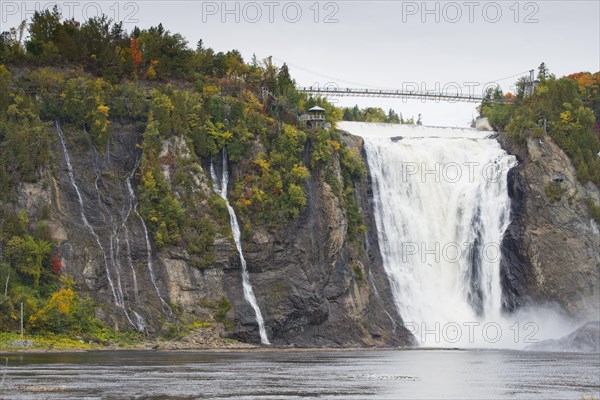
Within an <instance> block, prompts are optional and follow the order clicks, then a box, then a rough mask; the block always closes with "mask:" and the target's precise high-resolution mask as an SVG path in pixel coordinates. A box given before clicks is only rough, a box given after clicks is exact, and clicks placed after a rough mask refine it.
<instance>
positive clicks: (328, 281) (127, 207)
mask: <svg viewBox="0 0 600 400" xmlns="http://www.w3.org/2000/svg"><path fill="white" fill-rule="evenodd" d="M85 137H86V135H83V134H81V133H78V132H74V131H65V132H64V138H65V143H66V146H67V150H68V154H67V155H65V153H64V152H63V149H62V147H61V141H60V140H59V136H58V132H57V137H56V143H55V145H54V152H53V154H54V155H55V158H54V161H53V170H52V171H48V173H47V174H46V177H45V179H44V180H43V182H41V183H39V184H35V185H32V184H21V185H20V187H19V207H20V208H25V209H27V210H29V212H30V213H31V214H36V213H41V212H44V210H47V209H51V210H52V213H51V215H52V216H53V217H52V219H51V224H50V225H51V231H52V235H53V237H54V238H55V239H56V240H58V241H59V242H60V249H61V254H62V257H63V264H64V266H65V271H66V272H67V273H69V274H70V275H72V276H73V277H74V279H75V280H76V282H77V288H78V290H79V291H80V292H81V293H83V294H84V295H87V296H91V297H92V298H94V299H95V300H96V302H97V304H99V305H100V307H98V310H97V313H98V317H100V318H102V319H104V320H105V321H108V322H109V323H110V324H111V325H112V326H114V327H116V328H119V329H132V328H135V329H138V330H145V331H147V332H148V333H149V334H153V333H155V332H157V331H158V330H160V329H163V330H164V329H165V326H166V325H165V323H169V324H176V323H177V322H176V321H177V320H178V319H180V318H181V317H185V316H188V317H189V316H193V317H195V318H197V319H198V320H210V319H211V318H213V316H214V313H215V309H216V308H217V306H216V305H217V304H218V302H219V301H222V299H224V298H226V299H228V301H229V302H230V303H231V305H232V307H231V309H230V310H229V311H228V310H227V308H226V309H225V310H224V312H225V313H226V315H225V320H226V321H227V322H226V327H227V332H228V333H227V334H228V335H229V336H230V337H233V338H237V339H240V340H243V341H248V342H258V341H259V335H258V326H257V324H256V321H255V317H254V312H253V310H252V308H251V307H250V305H249V304H248V303H247V302H246V300H245V299H244V295H243V289H242V277H241V266H240V263H239V257H238V256H237V253H236V252H235V247H234V245H233V242H232V239H231V234H230V229H229V226H225V224H224V223H223V221H221V222H219V221H214V223H215V224H221V225H222V226H220V227H219V229H218V230H217V232H218V233H217V235H216V238H215V243H214V248H215V251H214V257H213V260H211V262H210V265H208V266H206V265H203V266H202V267H201V268H200V267H198V266H197V265H198V263H197V262H196V261H197V260H194V259H193V257H191V256H190V255H189V254H188V252H187V251H186V249H185V248H181V247H167V248H163V249H161V250H160V251H157V250H156V248H155V246H154V244H153V243H152V240H147V238H148V235H147V227H146V226H145V224H144V221H143V219H142V218H141V216H140V214H139V213H138V208H137V207H138V205H137V198H136V195H135V193H136V181H137V178H136V175H135V171H136V169H137V167H138V163H139V157H140V150H139V147H138V146H137V145H138V144H139V142H140V140H141V137H140V134H139V133H136V132H135V131H134V130H133V129H132V128H131V127H127V126H121V127H115V128H114V129H113V139H112V141H111V145H110V147H108V148H107V149H105V150H104V151H102V152H100V151H98V150H96V149H94V148H93V146H91V145H90V144H89V141H86V139H85ZM344 140H345V141H346V142H347V144H348V145H349V146H351V147H357V148H358V149H362V140H361V139H359V138H354V137H344ZM66 156H69V158H70V163H71V166H72V171H73V180H72V179H71V178H70V176H69V168H68V165H67V159H66ZM186 157H188V158H189V157H190V152H189V149H188V147H187V145H186V143H185V142H184V141H183V140H182V139H180V138H172V139H171V140H169V141H167V142H164V144H163V150H162V153H161V155H160V159H161V163H162V167H161V169H162V173H163V175H164V176H165V177H166V178H167V180H169V181H172V179H173V178H172V176H173V174H174V172H175V171H174V168H176V166H175V165H176V164H175V163H174V161H173V160H176V159H181V158H184V159H185V158H186ZM363 159H364V157H363ZM334 164H335V165H334V171H336V173H335V175H337V179H340V180H341V174H340V166H339V161H338V160H334ZM215 165H219V163H218V162H217V163H215ZM229 168H230V173H231V174H232V177H233V178H232V181H233V182H234V181H235V177H236V174H237V172H236V165H235V164H233V163H232V164H230V166H229ZM191 170H192V171H194V172H193V173H190V176H189V177H190V179H191V181H192V188H193V189H192V190H193V193H195V195H197V196H198V199H199V203H200V204H199V209H202V207H204V206H206V203H207V201H208V200H207V199H209V198H210V196H213V195H214V194H213V192H212V189H211V182H210V179H209V177H208V176H209V174H208V173H207V172H206V171H207V166H206V165H205V166H204V168H202V167H201V166H200V165H198V164H195V165H194V166H193V168H192V169H191ZM368 179H369V178H368V176H367V177H364V178H363V179H361V180H359V181H356V182H354V185H355V188H356V193H357V202H358V204H359V206H360V208H361V212H362V214H363V217H364V222H365V225H366V226H367V233H366V234H365V235H364V238H363V239H362V240H350V239H349V238H348V237H347V235H346V231H347V230H346V228H347V224H348V218H347V215H346V211H345V210H344V207H343V205H342V203H341V200H340V198H339V197H338V196H337V195H336V194H335V193H334V191H333V190H332V188H331V187H330V185H329V184H327V183H326V182H325V179H322V177H321V176H320V174H319V172H318V171H313V172H312V177H311V178H310V179H309V180H308V181H307V183H306V192H307V200H308V201H307V207H306V209H305V210H304V211H303V212H302V213H301V215H300V216H299V218H297V219H293V220H290V221H289V223H288V224H287V225H285V226H282V227H279V228H277V229H270V228H267V227H264V226H261V225H260V224H255V223H253V221H243V222H249V225H250V226H252V229H251V232H250V233H249V234H246V235H244V237H243V241H242V246H243V248H244V253H245V256H246V259H247V262H248V270H249V272H250V281H251V283H252V285H253V288H254V292H255V294H256V297H257V302H258V304H259V306H260V308H261V310H262V314H263V316H264V318H265V323H266V327H267V333H268V336H269V339H270V340H271V342H272V343H274V344H278V345H300V346H320V345H326V346H362V345H406V344H410V342H411V335H410V334H409V333H408V332H407V331H406V330H405V329H404V328H403V325H402V320H401V318H400V316H399V315H398V314H397V312H396V311H395V307H393V303H392V296H391V293H390V288H389V285H388V281H387V278H386V276H385V272H384V271H383V268H382V263H381V259H380V253H379V249H378V246H377V234H376V230H375V229H376V228H375V222H374V219H373V217H372V204H371V203H372V202H371V200H372V199H371V193H370V189H369V188H370V184H369V182H368ZM130 189H131V190H130ZM78 191H79V194H78ZM176 194H177V195H178V196H180V195H182V194H180V193H176ZM80 200H81V201H80ZM150 239H151V238H150Z"/></svg>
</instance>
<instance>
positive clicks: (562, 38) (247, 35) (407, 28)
mask: <svg viewBox="0 0 600 400" xmlns="http://www.w3.org/2000/svg"><path fill="white" fill-rule="evenodd" d="M0 3H1V7H0V11H1V13H2V15H1V16H0V23H1V24H2V26H1V28H2V30H6V29H7V28H8V27H10V26H15V25H17V24H18V22H19V21H20V20H21V19H23V18H29V17H30V15H31V11H32V10H33V9H34V8H35V7H37V8H43V7H47V6H48V5H51V4H55V2H45V1H39V2H25V3H24V2H22V1H4V0H2V1H1V2H0ZM57 4H59V6H61V9H62V11H63V15H65V16H69V17H70V16H74V17H75V18H76V19H78V20H83V19H85V17H89V16H94V15H96V14H97V13H98V12H99V11H100V10H101V11H102V12H104V13H105V14H108V15H109V16H111V17H112V18H115V17H116V18H115V19H120V20H124V22H125V27H126V29H128V30H131V29H132V28H133V27H134V26H135V25H139V26H140V27H149V26H151V25H157V24H158V23H161V22H162V23H163V25H164V26H165V28H166V29H168V30H170V31H172V32H179V33H181V34H182V35H183V36H185V37H186V39H187V40H188V41H189V43H190V46H191V47H195V45H196V43H197V41H198V40H199V39H202V40H203V42H204V44H205V45H206V46H210V47H212V48H214V49H215V50H217V51H227V50H230V49H237V50H239V51H240V52H241V53H242V55H243V56H244V58H245V59H246V60H249V59H250V58H251V57H252V54H254V53H255V54H256V56H257V57H258V58H259V59H262V58H265V57H267V56H270V55H272V56H273V60H274V62H275V63H276V64H278V65H281V64H282V63H283V62H286V63H287V64H288V65H289V66H290V70H291V72H292V76H293V77H294V78H295V79H296V81H297V83H298V84H300V85H306V86H309V85H321V86H323V85H326V84H333V85H337V86H339V87H368V88H390V89H402V88H403V87H409V86H414V85H417V86H419V87H422V88H424V89H426V90H435V89H436V88H439V89H442V90H443V89H444V88H446V90H447V91H451V90H456V89H452V87H455V86H456V85H457V84H458V85H461V86H463V87H464V88H463V91H464V92H466V91H468V90H469V89H468V86H471V87H473V86H474V85H475V84H474V82H476V83H478V84H480V85H483V84H485V83H487V82H490V81H493V82H498V83H499V84H500V85H501V86H502V88H503V89H504V90H505V91H507V90H510V86H511V85H512V84H513V83H514V81H515V80H516V79H517V78H518V75H517V74H519V73H525V72H526V71H528V70H529V69H532V68H537V66H538V65H539V64H540V62H542V61H544V62H546V64H547V65H548V67H549V69H550V71H551V72H552V73H554V74H556V75H557V76H562V75H565V74H569V73H572V72H578V71H591V72H596V71H598V70H600V22H599V21H600V1H598V0H592V1H533V2H532V1H529V2H528V1H519V2H516V1H514V0H512V1H496V2H493V1H456V2H435V1H430V2H425V3H423V2H422V1H417V2H412V1H320V2H316V1H314V0H310V1H256V2H222V1H214V2H212V1H169V2H160V1H136V2H132V1H122V2H115V1H114V0H113V1H108V2H101V1H100V2H99V1H96V2H77V1H65V2H60V1H59V2H57ZM514 75H517V76H514ZM507 77H511V78H508V79H502V78H507ZM465 85H466V86H465ZM471 90H472V89H471ZM476 90H477V93H481V86H479V87H478V88H477V89H476ZM356 103H358V104H359V105H360V106H361V107H367V106H378V107H383V108H384V109H386V110H387V109H389V108H393V109H395V110H396V111H397V112H399V113H402V114H403V115H404V116H405V117H411V116H414V117H416V116H417V114H419V113H420V114H422V115H423V117H422V118H423V122H424V124H426V125H442V126H466V125H468V123H469V122H470V121H471V118H472V117H473V116H474V115H475V113H476V111H475V105H474V104H468V103H458V104H457V103H448V102H440V103H436V102H432V101H428V102H427V103H423V102H422V101H421V100H406V101H403V100H402V99H373V98H343V99H339V100H338V104H339V105H354V104H356Z"/></svg>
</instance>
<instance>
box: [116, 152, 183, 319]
mask: <svg viewBox="0 0 600 400" xmlns="http://www.w3.org/2000/svg"><path fill="white" fill-rule="evenodd" d="M138 167H139V161H138V162H136V164H135V166H134V168H133V171H132V172H131V174H130V175H129V176H128V177H127V178H125V186H127V192H128V194H129V204H130V209H129V210H130V211H131V210H133V212H134V213H135V215H137V217H138V218H139V220H140V222H141V223H142V230H143V231H144V239H145V240H146V266H147V268H148V273H149V274H150V281H151V282H152V286H153V287H154V291H155V292H156V294H157V295H158V298H159V299H160V303H161V305H162V309H163V312H164V313H165V314H167V315H168V316H170V317H172V316H173V310H172V309H171V307H170V306H169V304H168V303H167V302H166V301H165V299H164V298H163V296H162V295H161V293H160V289H159V288H158V285H157V283H156V274H155V273H154V267H153V264H152V246H151V245H150V238H149V236H148V227H146V222H145V221H144V218H142V216H141V214H140V213H139V211H138V201H137V197H136V196H135V192H134V190H133V187H132V186H131V178H133V174H134V173H135V171H136V170H137V168H138ZM127 216H129V212H128V213H127ZM126 220H127V219H125V221H126ZM125 221H124V222H123V226H124V227H125V237H126V238H129V230H128V229H127V227H126V225H125ZM127 246H129V241H128V242H127Z"/></svg>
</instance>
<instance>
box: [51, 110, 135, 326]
mask: <svg viewBox="0 0 600 400" xmlns="http://www.w3.org/2000/svg"><path fill="white" fill-rule="evenodd" d="M56 131H57V133H58V137H59V139H60V144H61V147H62V151H63V156H64V158H65V163H66V164H67V172H68V175H69V182H70V183H71V186H73V189H75V193H76V194H77V202H78V203H79V211H80V216H81V220H82V221H83V225H84V226H85V228H86V229H87V230H88V232H90V234H91V235H92V236H93V237H94V239H95V240H96V244H97V245H98V248H99V249H100V252H101V253H102V257H103V259H104V269H105V271H106V279H107V280H108V285H109V287H110V289H111V292H112V294H113V298H114V300H115V304H116V305H117V307H119V308H121V309H122V310H123V313H124V314H125V317H126V318H127V320H128V321H129V323H130V324H131V325H132V326H133V327H134V328H136V329H138V330H139V331H144V330H145V329H146V323H145V321H144V319H143V318H142V317H141V316H140V315H139V314H138V313H136V312H135V311H133V314H134V319H135V321H134V320H132V319H131V317H130V316H129V313H128V312H127V309H126V308H125V301H124V296H123V291H122V289H121V283H120V278H119V279H118V291H117V289H115V285H114V283H113V279H112V276H111V273H110V267H109V265H110V263H109V259H108V257H107V255H106V251H105V249H104V246H103V245H102V242H101V241H100V237H99V236H98V234H97V233H96V231H95V230H94V228H93V227H92V225H91V224H90V222H89V221H88V219H87V217H86V216H85V205H84V202H83V196H82V195H81V191H80V190H79V186H77V183H76V182H75V173H74V172H73V165H72V164H71V156H70V155H69V150H68V149H67V142H66V140H65V136H64V133H63V131H62V129H61V127H60V124H59V123H58V121H57V122H56ZM97 184H98V181H97V180H96V183H95V186H96V190H98V185H97ZM112 252H113V250H112V240H111V257H112ZM115 268H116V266H115ZM115 272H116V273H117V274H118V271H117V270H115Z"/></svg>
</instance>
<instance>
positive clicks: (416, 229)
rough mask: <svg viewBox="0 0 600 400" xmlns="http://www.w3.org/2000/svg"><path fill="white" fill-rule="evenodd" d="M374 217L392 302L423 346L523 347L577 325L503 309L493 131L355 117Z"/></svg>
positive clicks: (550, 311) (502, 211)
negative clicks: (369, 121) (381, 121)
mask: <svg viewBox="0 0 600 400" xmlns="http://www.w3.org/2000/svg"><path fill="white" fill-rule="evenodd" d="M338 128H339V129H341V130H344V131H347V132H349V133H351V134H353V135H356V136H360V137H362V138H363V139H364V142H365V144H364V146H365V151H366V155H367V161H368V166H369V172H370V175H371V180H372V189H373V201H374V213H375V222H376V224H377V231H378V232H377V234H378V240H379V244H380V251H381V256H382V259H383V264H384V269H385V272H386V274H387V276H388V278H389V282H390V286H391V289H392V294H393V297H394V302H395V304H393V305H391V304H390V305H389V306H390V307H394V306H395V307H396V308H397V310H398V312H399V313H400V315H401V317H402V318H403V320H404V324H405V326H406V327H407V328H408V329H409V330H410V331H411V332H412V333H413V335H414V337H415V340H416V341H417V343H418V344H420V345H421V346H425V347H475V348H489V347H497V348H524V347H525V346H527V345H528V344H531V343H536V342H537V341H541V340H545V339H549V338H558V337H562V336H564V335H566V334H568V333H570V332H572V331H573V330H575V329H576V328H577V326H578V324H577V323H578V322H581V321H572V320H569V319H567V318H566V317H564V316H563V315H562V314H561V313H560V311H558V309H555V308H554V307H552V306H551V305H548V306H547V307H535V308H528V309H522V310H519V311H517V312H514V313H507V312H503V311H502V285H501V281H500V254H501V252H500V244H501V242H502V237H503V234H504V232H505V230H506V228H507V227H508V225H509V223H510V198H509V196H508V190H507V176H508V171H509V170H510V169H511V168H512V167H514V166H515V165H516V164H517V161H516V159H515V157H514V156H512V155H509V154H507V153H506V152H505V151H504V150H503V149H502V148H501V147H500V144H499V143H498V141H497V140H496V139H495V138H494V137H493V132H485V131H477V130H474V129H461V128H438V127H426V126H414V125H395V124H378V123H361V122H341V123H338Z"/></svg>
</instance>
